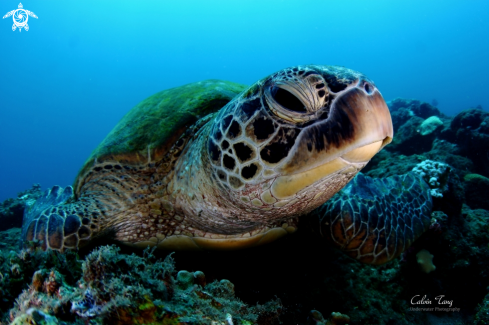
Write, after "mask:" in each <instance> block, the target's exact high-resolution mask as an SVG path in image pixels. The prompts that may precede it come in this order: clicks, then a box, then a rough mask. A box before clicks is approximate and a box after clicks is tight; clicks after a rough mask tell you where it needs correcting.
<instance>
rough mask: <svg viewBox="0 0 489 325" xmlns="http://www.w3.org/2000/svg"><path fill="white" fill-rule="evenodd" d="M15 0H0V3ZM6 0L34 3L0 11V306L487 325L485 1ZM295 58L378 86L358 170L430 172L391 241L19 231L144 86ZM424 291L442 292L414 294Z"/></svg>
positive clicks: (43, 313) (0, 316) (58, 311)
mask: <svg viewBox="0 0 489 325" xmlns="http://www.w3.org/2000/svg"><path fill="white" fill-rule="evenodd" d="M18 5H19V3H18V2H16V1H10V0H1V1H0V14H1V15H2V16H3V15H5V14H6V13H7V12H9V11H11V10H14V9H17V7H18ZM22 5H23V8H24V9H26V10H29V11H32V12H34V13H35V14H36V15H37V16H38V19H36V18H33V17H29V19H28V24H29V30H28V31H26V30H24V29H23V30H22V31H21V32H19V30H18V29H17V30H15V31H12V23H13V22H12V17H8V18H5V19H2V20H0V47H1V49H2V51H0V325H3V324H9V323H10V321H12V324H27V323H28V321H29V322H31V321H34V322H37V323H36V324H102V323H103V324H183V323H187V324H211V321H214V323H213V324H226V325H230V324H231V323H232V320H234V324H243V325H248V324H277V323H279V322H281V323H283V324H318V325H321V324H329V325H334V324H336V325H341V324H350V325H352V324H362V325H364V324H389V325H394V324H396V325H397V324H475V325H484V324H489V295H488V293H489V200H488V193H489V111H488V107H489V99H488V97H487V90H486V89H485V88H486V87H487V76H488V75H489V62H488V58H489V42H488V40H487V37H488V35H489V2H487V1H483V0H481V1H476V0H473V1H441V0H440V1H435V0H432V1H402V2H401V1H382V0H375V1H370V2H367V1H310V0H305V1H278V0H262V1H254V0H249V1H243V0H239V1H83V2H77V1H51V0H43V1H41V0H35V1H28V2H22ZM302 64H325V65H340V66H345V67H348V68H351V69H354V70H357V71H360V72H362V73H364V74H366V75H367V76H368V77H369V78H370V79H372V80H373V81H374V82H375V84H376V86H377V87H378V88H379V90H380V91H381V93H382V95H383V96H384V98H385V99H386V101H387V103H388V106H389V109H390V111H391V115H392V119H393V124H394V135H395V136H394V141H393V142H392V143H391V144H390V145H388V146H387V147H386V149H384V150H383V151H382V152H380V153H379V154H378V155H376V156H375V157H374V159H372V161H371V163H369V165H368V166H367V167H366V168H365V169H364V170H362V172H363V173H364V174H365V175H367V176H371V177H388V176H394V175H401V174H404V173H407V172H409V171H412V170H415V171H417V172H419V173H420V174H423V175H424V176H423V177H425V180H426V182H427V183H429V184H430V187H431V191H432V192H431V193H432V194H434V198H433V214H432V225H431V227H430V229H429V230H428V231H427V232H426V233H425V234H424V235H423V236H422V237H421V238H419V239H418V240H417V241H416V242H415V243H414V244H413V246H412V247H411V248H410V249H409V250H408V251H407V252H406V253H405V254H403V256H402V258H398V259H396V260H395V261H393V262H390V263H388V264H385V265H382V266H378V267H375V266H370V265H364V264H361V263H358V262H356V261H354V260H351V259H350V258H348V257H346V256H345V255H344V254H343V253H341V252H339V251H337V250H336V249H334V248H332V247H331V245H329V244H328V243H326V242H323V241H321V240H319V239H317V238H315V237H313V236H311V234H310V233H309V232H307V231H303V230H302V231H298V232H297V233H296V234H294V235H293V236H288V237H286V238H284V239H281V240H279V241H277V242H274V243H272V244H269V245H266V246H263V247H259V248H255V249H247V250H241V251H233V252H204V253H192V252H177V253H175V254H173V255H171V256H170V257H169V256H168V252H158V251H155V252H150V251H145V252H143V251H138V250H132V249H130V248H128V247H120V248H117V247H115V246H101V247H97V246H96V245H95V246H94V247H90V248H89V249H85V250H81V251H79V252H70V253H68V254H64V255H62V254H55V253H53V252H49V253H47V254H43V253H40V252H36V251H30V252H27V251H24V250H22V251H20V250H19V248H18V239H19V236H20V230H19V228H18V227H20V224H21V218H22V214H23V210H24V207H25V206H26V204H27V205H28V204H31V203H32V201H33V200H34V199H36V198H37V197H39V196H40V195H41V189H46V188H50V187H52V186H53V185H60V186H68V185H71V184H72V183H73V180H74V178H75V176H76V174H77V172H78V170H79V168H80V167H81V166H82V164H83V163H84V161H85V160H86V158H87V157H88V156H89V155H90V153H91V152H92V150H93V149H95V148H96V147H97V145H98V144H99V143H100V142H101V141H102V140H103V139H104V138H105V136H106V135H107V134H108V133H109V132H110V131H111V130H112V128H113V127H114V126H115V125H116V123H117V122H118V121H119V120H120V119H121V118H122V116H124V115H125V114H126V113H127V112H128V111H129V110H130V109H131V108H132V107H134V106H135V105H136V104H138V103H139V102H140V101H142V100H143V99H145V98H147V97H148V96H151V95H153V94H154V93H156V92H159V91H161V90H163V89H167V88H171V87H177V86H181V85H184V84H187V83H191V82H196V81H201V80H205V79H223V80H229V81H233V82H237V83H242V84H247V85H249V84H252V83H254V82H255V81H257V80H259V79H261V78H263V77H265V76H267V75H270V74H271V73H273V72H275V71H277V70H280V69H282V68H286V67H289V66H295V65H302ZM433 179H434V181H433ZM33 184H35V185H33ZM38 184H41V185H42V186H41V185H38ZM2 202H3V203H2ZM302 226H304V225H302ZM299 228H300V229H308V228H307V227H302V228H301V227H299ZM101 244H111V243H110V242H108V243H105V242H102V243H101ZM133 253H134V254H133ZM131 254H133V255H131ZM182 270H188V271H182ZM201 271H203V272H201ZM101 278H103V279H104V280H103V281H102V280H100V279H101ZM93 283H97V285H98V287H97V285H94V286H93V290H95V291H94V292H93V293H90V291H89V290H88V289H87V287H88V286H89V285H92V284H93ZM196 288H197V289H196ZM97 290H98V291H97ZM96 292H98V294H99V296H97V297H98V298H94V297H92V294H93V296H95V293H96ZM100 292H103V293H105V294H106V295H105V296H103V295H100ZM76 295H78V296H76ZM75 296H76V297H78V298H80V297H83V299H81V298H80V299H78V298H77V299H78V300H76V299H74V298H73V297H75ZM424 296H425V297H426V298H424ZM440 296H443V297H444V298H441V300H443V299H445V301H450V307H453V308H454V309H455V310H456V311H454V310H450V311H438V312H426V311H419V310H415V308H417V307H425V306H423V304H422V303H420V301H425V302H426V301H427V300H430V301H431V304H432V305H435V304H437V302H438V300H437V299H436V297H440ZM101 297H102V298H101ZM189 297H190V298H189ZM415 297H416V298H415ZM97 299H99V300H97ZM100 299H102V300H103V301H104V303H105V305H101V304H100ZM413 299H414V300H413ZM446 305H448V302H447V304H446ZM33 306H34V307H36V308H37V309H35V310H34V311H33V309H29V308H30V307H33ZM413 308H414V309H413ZM114 310H115V311H116V312H115V313H114ZM336 312H339V313H341V314H336ZM192 313H195V315H198V317H197V316H195V315H193V314H192ZM228 315H229V317H231V318H229V317H228ZM230 319H231V320H230ZM29 324H32V322H31V323H29Z"/></svg>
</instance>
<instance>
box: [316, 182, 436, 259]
mask: <svg viewBox="0 0 489 325" xmlns="http://www.w3.org/2000/svg"><path fill="white" fill-rule="evenodd" d="M400 184H402V186H399V185H400ZM431 209H432V198H431V194H430V190H429V186H428V184H426V182H425V181H424V180H423V179H421V178H420V177H419V176H417V175H415V174H413V173H408V174H405V175H401V176H392V177H388V178H383V179H375V178H371V177H368V176H364V175H363V174H358V175H357V177H355V178H354V180H353V181H352V182H350V183H349V184H348V185H347V186H345V188H343V189H342V190H341V191H340V192H338V193H337V194H336V195H335V196H333V197H332V198H331V199H330V200H329V201H328V202H326V203H325V204H323V205H322V206H321V207H320V208H319V209H317V210H315V211H314V212H313V217H315V218H317V220H318V221H319V224H320V225H319V227H318V229H320V232H321V234H322V235H323V236H324V237H327V238H328V239H329V240H330V241H332V242H333V243H334V244H335V245H336V246H338V247H339V248H341V249H342V250H343V251H344V252H345V253H346V254H348V255H349V256H351V257H353V258H355V259H357V260H360V261H361V262H364V263H368V264H375V265H379V264H384V263H386V262H388V261H390V260H392V259H394V258H396V257H397V256H399V255H400V254H401V253H402V252H403V251H405V250H406V249H407V248H408V247H409V246H411V244H412V243H413V242H414V241H415V240H416V239H417V238H418V237H419V236H420V235H421V234H422V233H424V232H425V231H426V230H427V229H428V228H429V226H430V224H431Z"/></svg>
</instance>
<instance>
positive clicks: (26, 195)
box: [0, 184, 42, 231]
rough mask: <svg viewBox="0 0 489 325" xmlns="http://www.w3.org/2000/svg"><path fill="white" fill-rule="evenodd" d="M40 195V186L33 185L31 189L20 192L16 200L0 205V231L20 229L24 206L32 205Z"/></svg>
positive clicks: (8, 200)
mask: <svg viewBox="0 0 489 325" xmlns="http://www.w3.org/2000/svg"><path fill="white" fill-rule="evenodd" d="M41 194H42V191H41V185H39V184H34V185H32V188H31V189H29V190H26V191H23V192H20V193H19V194H18V195H17V198H15V199H12V198H11V199H7V200H5V201H3V202H2V203H0V231H3V230H7V229H10V228H20V227H22V216H23V215H24V208H25V206H26V205H31V204H34V202H35V201H36V200H37V198H39V197H40V196H41Z"/></svg>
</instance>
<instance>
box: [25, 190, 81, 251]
mask: <svg viewBox="0 0 489 325" xmlns="http://www.w3.org/2000/svg"><path fill="white" fill-rule="evenodd" d="M72 197H73V188H72V187H71V186H68V187H66V188H64V189H63V188H61V187H59V186H54V187H53V188H52V189H48V190H46V191H45V192H44V193H43V194H42V196H41V197H40V198H39V199H38V200H37V201H36V202H35V203H34V204H33V205H32V206H31V207H28V208H26V209H25V211H24V220H23V225H22V245H23V246H26V244H27V243H28V242H30V241H38V242H39V244H40V246H41V248H42V249H43V250H47V249H52V250H58V251H63V250H64V249H65V248H77V247H78V242H79V238H80V236H82V237H86V233H87V231H86V230H85V229H84V227H83V226H82V220H81V219H80V216H79V212H78V211H77V207H76V204H70V203H68V202H69V201H70V199H71V198H72ZM87 230H88V229H87Z"/></svg>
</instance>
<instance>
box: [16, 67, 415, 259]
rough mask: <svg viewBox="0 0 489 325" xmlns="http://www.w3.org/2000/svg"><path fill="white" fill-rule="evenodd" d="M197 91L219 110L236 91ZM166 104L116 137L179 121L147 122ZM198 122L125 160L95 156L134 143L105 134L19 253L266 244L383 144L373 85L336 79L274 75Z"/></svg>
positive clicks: (338, 75)
mask: <svg viewBox="0 0 489 325" xmlns="http://www.w3.org/2000/svg"><path fill="white" fill-rule="evenodd" d="M199 87H200V88H199ZM205 87H214V88H215V89H218V90H219V91H220V92H221V93H222V94H225V96H228V98H229V95H230V94H231V93H232V91H234V90H233V89H236V88H235V86H233V87H234V88H233V87H231V88H229V89H228V88H226V87H228V86H226V84H225V83H223V82H219V81H206V82H200V83H195V84H189V85H186V86H182V88H181V89H202V90H199V91H200V93H199V92H197V94H203V93H204V92H205V91H206V90H205ZM168 91H169V92H168V94H174V93H172V92H171V91H172V90H168ZM194 93H195V92H194ZM164 94H166V93H164ZM164 94H163V95H161V94H160V97H159V99H158V100H161V101H160V102H159V104H158V103H157V102H155V100H153V99H152V98H149V99H147V100H145V101H143V102H142V103H143V106H141V107H142V108H141V109H140V110H136V111H134V112H133V111H131V112H130V113H129V115H128V116H130V117H131V119H130V120H129V123H127V120H126V121H125V123H126V124H120V125H124V126H126V127H127V126H128V125H132V127H138V123H139V125H143V124H141V123H146V124H144V125H151V123H153V121H154V122H155V123H159V121H160V120H164V119H170V118H172V117H171V116H174V117H173V118H181V117H178V116H182V115H171V114H173V113H175V112H173V113H172V112H170V111H168V110H167V111H166V113H165V114H170V115H171V116H170V117H168V116H166V115H163V116H155V115H154V114H155V112H156V110H153V111H151V108H152V107H158V109H159V107H160V106H161V105H164V103H166V102H168V100H171V98H173V97H172V96H174V95H168V96H170V97H164V96H165V95H164ZM161 96H163V97H161ZM179 98H180V97H179ZM182 98H184V97H182ZM220 98H221V99H220V101H222V98H225V97H222V96H221V97H220ZM209 101H212V99H209ZM151 105H156V106H151ZM155 109H156V108H155ZM187 111H188V110H187ZM187 111H185V112H187ZM200 111H202V110H201V109H200ZM178 113H179V112H176V114H178ZM190 113H191V110H190ZM208 113H210V114H209V115H207V116H205V117H200V118H199V119H198V120H197V122H195V123H194V124H193V125H188V124H185V125H182V126H180V128H176V127H175V128H174V135H171V136H170V137H168V138H165V139H168V140H166V142H163V143H162V142H161V141H160V142H159V143H160V144H158V146H152V145H150V143H148V144H147V151H145V150H141V149H140V148H141V143H139V144H138V146H139V147H138V148H139V149H138V151H133V152H120V151H122V150H115V149H111V148H112V147H110V146H107V147H104V146H105V145H106V144H111V143H112V144H114V145H115V146H116V147H114V148H122V147H123V146H122V147H121V146H120V145H121V141H125V142H123V143H122V145H125V144H129V143H133V141H136V140H137V139H140V138H141V135H138V136H134V137H135V138H134V137H132V135H131V133H130V132H129V133H127V132H125V133H124V134H127V136H126V138H114V137H115V135H114V134H115V133H111V134H109V136H108V138H107V139H106V140H104V141H105V142H104V143H105V144H104V145H103V146H102V145H101V146H99V148H97V149H96V151H95V152H96V153H98V152H105V154H104V155H102V154H95V156H93V154H92V157H91V158H90V159H89V160H88V161H89V164H85V166H84V167H83V168H82V171H81V172H80V174H79V176H78V178H77V180H76V182H75V187H74V190H72V189H71V187H68V188H66V189H64V190H62V189H60V188H53V189H52V190H50V191H47V192H46V193H45V195H44V196H43V197H44V199H43V200H39V201H38V202H36V204H35V205H34V206H33V207H32V209H30V210H29V211H26V213H25V216H24V226H23V239H24V241H32V240H38V241H39V242H40V243H41V247H42V248H43V249H53V250H59V251H64V250H65V249H72V248H79V247H83V246H84V245H86V244H87V243H88V242H89V241H91V240H92V239H93V238H95V237H110V238H113V239H115V240H117V241H119V242H122V243H125V244H128V245H134V246H138V247H146V246H157V247H158V248H162V249H236V248H244V247H251V246H256V245H261V244H265V243H268V242H270V241H273V240H275V239H277V238H279V237H281V236H283V235H285V234H287V233H292V232H294V231H295V230H296V228H297V220H298V217H300V216H302V215H305V214H307V213H309V212H311V211H313V210H314V209H316V208H318V207H319V206H321V205H322V204H323V203H324V202H326V201H328V200H329V199H330V198H331V197H332V196H333V195H334V194H335V193H337V192H338V191H340V190H341V189H342V188H343V187H344V186H345V185H346V184H347V183H348V182H349V181H350V180H352V179H353V177H354V176H355V175H356V174H357V173H358V172H359V171H360V170H361V169H362V168H363V167H364V166H365V165H366V164H367V163H368V161H369V160H370V158H371V157H372V156H373V155H375V154H376V153H377V152H378V151H379V150H381V149H382V148H383V147H384V146H385V145H387V144H388V143H390V142H391V140H392V137H393V131H392V121H391V118H390V113H389V110H388V108H387V105H386V104H385V102H384V100H383V98H382V96H381V94H380V92H379V91H378V90H377V88H376V87H375V85H374V84H373V83H372V82H371V81H370V80H369V79H368V78H366V77H365V76H364V75H362V74H360V73H358V72H355V71H352V70H349V69H346V68H342V67H332V66H314V65H310V66H298V67H293V68H289V69H284V70H281V71H279V72H277V73H275V74H273V75H271V76H269V77H267V78H264V79H262V80H260V81H258V82H257V83H255V84H254V85H252V86H251V87H249V88H248V89H246V90H244V91H243V92H242V93H240V94H238V95H237V96H236V97H234V99H233V100H230V101H229V102H228V103H227V104H226V105H224V107H222V109H220V110H219V111H217V112H215V113H212V111H208ZM131 114H132V115H131ZM185 114H187V113H185ZM148 116H149V117H150V119H148ZM175 116H176V117H175ZM185 116H187V117H188V116H190V115H185ZM126 117H127V116H126ZM126 117H125V118H126ZM187 117H186V118H187ZM189 120H191V119H189ZM148 123H149V124H148ZM115 130H122V131H124V128H121V127H120V126H116V129H115ZM122 131H121V132H122ZM117 132H119V131H117ZM117 132H116V133H117ZM138 137H139V138H138ZM143 138H144V139H150V138H152V137H151V135H149V136H146V135H144V137H143ZM148 141H149V140H148ZM135 143H136V142H135ZM143 145H144V143H143ZM125 148H127V146H126V147H125ZM143 148H144V146H143ZM97 150H98V151H97ZM71 192H73V195H72V196H70V195H69V194H70V193H71ZM60 193H64V194H63V195H61V194H60ZM414 203H416V204H418V203H419V202H414ZM414 203H413V204H414ZM414 208H416V207H414ZM372 220H373V219H372ZM370 222H371V221H368V224H370ZM373 235H374V237H375V235H377V234H375V233H374V234H373ZM374 237H372V238H370V239H371V240H375V238H374ZM364 260H365V261H367V259H364ZM367 262H368V261H367ZM374 262H375V261H374Z"/></svg>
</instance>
